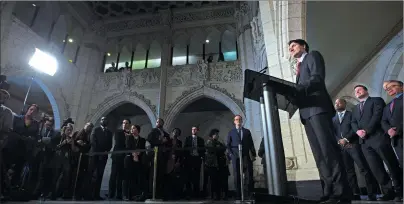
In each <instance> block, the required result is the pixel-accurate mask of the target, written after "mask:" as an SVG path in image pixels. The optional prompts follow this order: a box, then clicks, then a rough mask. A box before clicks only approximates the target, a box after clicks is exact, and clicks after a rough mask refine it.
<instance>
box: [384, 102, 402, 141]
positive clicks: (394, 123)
mask: <svg viewBox="0 0 404 204" xmlns="http://www.w3.org/2000/svg"><path fill="white" fill-rule="evenodd" d="M394 100H395V101H394V107H393V112H390V104H391V102H390V103H388V104H387V105H386V107H384V110H383V117H382V128H383V130H384V132H385V133H386V134H387V131H388V130H389V129H390V128H392V127H396V128H397V135H396V136H395V137H393V141H392V142H393V145H396V144H397V140H398V139H399V138H403V95H401V96H400V97H398V98H396V99H394Z"/></svg>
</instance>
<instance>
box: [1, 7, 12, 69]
mask: <svg viewBox="0 0 404 204" xmlns="http://www.w3.org/2000/svg"><path fill="white" fill-rule="evenodd" d="M15 4H16V2H15V1H2V2H0V27H1V33H0V42H1V45H0V46H1V47H0V48H1V49H0V52H1V59H6V58H7V56H6V53H7V49H5V48H4V46H5V45H6V41H7V38H8V35H9V30H10V27H11V24H12V13H13V11H14V7H15ZM2 61H4V60H2ZM2 66H4V64H1V65H0V73H1V67H2Z"/></svg>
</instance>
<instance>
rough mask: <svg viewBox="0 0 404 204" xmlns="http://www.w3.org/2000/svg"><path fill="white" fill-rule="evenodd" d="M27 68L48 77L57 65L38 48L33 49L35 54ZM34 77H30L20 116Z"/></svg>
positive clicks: (51, 57)
mask: <svg viewBox="0 0 404 204" xmlns="http://www.w3.org/2000/svg"><path fill="white" fill-rule="evenodd" d="M28 64H29V66H30V67H31V68H33V69H36V70H37V71H40V72H42V73H45V74H48V75H50V76H53V75H55V73H56V70H57V67H58V63H57V60H56V59H55V58H54V57H53V56H51V55H49V54H48V53H46V52H43V51H41V50H40V49H38V48H35V53H34V55H33V56H32V57H31V59H30V60H29V63H28ZM34 78H35V77H34V76H32V77H31V83H30V85H29V87H28V90H27V93H26V94H25V99H24V104H23V107H22V110H21V114H24V111H25V107H26V104H27V99H28V96H29V93H30V91H31V87H32V84H33V83H34Z"/></svg>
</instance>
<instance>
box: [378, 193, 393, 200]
mask: <svg viewBox="0 0 404 204" xmlns="http://www.w3.org/2000/svg"><path fill="white" fill-rule="evenodd" d="M395 197H396V195H395V193H393V192H388V193H386V194H384V195H383V196H382V197H379V198H378V199H377V200H379V201H389V200H394V198H395Z"/></svg>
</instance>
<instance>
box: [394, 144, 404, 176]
mask: <svg viewBox="0 0 404 204" xmlns="http://www.w3.org/2000/svg"><path fill="white" fill-rule="evenodd" d="M396 137H398V136H396ZM392 146H393V148H394V151H395V152H396V155H397V158H398V162H399V163H400V167H401V169H402V168H403V167H404V165H403V137H402V136H401V137H400V138H397V139H396V140H395V141H394V142H393V141H392Z"/></svg>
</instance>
